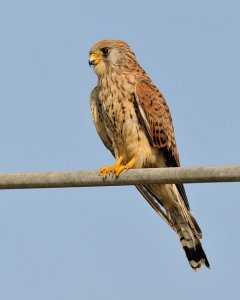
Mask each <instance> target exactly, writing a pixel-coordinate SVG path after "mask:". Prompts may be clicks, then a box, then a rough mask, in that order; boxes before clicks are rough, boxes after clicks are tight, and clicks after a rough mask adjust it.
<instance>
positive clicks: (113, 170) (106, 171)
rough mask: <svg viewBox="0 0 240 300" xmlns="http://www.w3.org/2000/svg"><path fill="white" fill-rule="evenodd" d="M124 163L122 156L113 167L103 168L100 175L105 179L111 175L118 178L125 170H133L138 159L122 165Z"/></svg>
mask: <svg viewBox="0 0 240 300" xmlns="http://www.w3.org/2000/svg"><path fill="white" fill-rule="evenodd" d="M122 162H123V157H122V156H120V157H119V158H118V159H117V161H116V163H115V164H114V165H113V166H108V167H103V168H101V169H100V174H101V175H102V176H103V177H104V178H106V177H108V176H110V175H111V174H112V175H114V176H115V177H118V176H119V175H120V174H121V173H122V171H123V170H129V169H132V168H133V166H134V164H135V162H136V159H135V158H133V159H131V160H130V161H129V162H128V163H127V164H126V165H122Z"/></svg>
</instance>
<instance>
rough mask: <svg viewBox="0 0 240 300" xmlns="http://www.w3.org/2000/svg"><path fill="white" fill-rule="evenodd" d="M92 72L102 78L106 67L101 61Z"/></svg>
mask: <svg viewBox="0 0 240 300" xmlns="http://www.w3.org/2000/svg"><path fill="white" fill-rule="evenodd" d="M94 70H95V72H96V74H97V75H98V76H103V75H104V73H105V72H106V65H105V63H104V62H103V61H100V62H99V63H98V64H97V65H95V66H94Z"/></svg>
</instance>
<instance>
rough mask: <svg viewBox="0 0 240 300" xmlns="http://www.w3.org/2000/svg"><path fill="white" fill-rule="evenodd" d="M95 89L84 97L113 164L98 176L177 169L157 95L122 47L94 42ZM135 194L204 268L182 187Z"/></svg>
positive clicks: (195, 265)
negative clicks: (88, 99)
mask: <svg viewBox="0 0 240 300" xmlns="http://www.w3.org/2000/svg"><path fill="white" fill-rule="evenodd" d="M89 64H90V65H93V66H94V70H95V72H96V74H97V76H98V84H97V86H96V87H95V88H94V89H93V91H92V93H91V97H90V105H91V111H92V117H93V121H94V124H95V126H96V129H97V132H98V134H99V136H100V138H101V139H102V141H103V143H104V144H105V146H106V147H107V148H108V149H109V150H110V151H111V153H112V154H113V155H114V156H115V158H116V160H117V161H116V164H115V165H113V166H111V167H105V168H102V169H101V170H100V172H101V174H102V175H103V176H108V175H109V174H110V173H112V174H114V175H115V176H119V174H120V173H121V172H122V171H123V170H124V169H129V168H148V167H154V168H159V167H179V166H180V162H179V155H178V151H177V146H176V141H175V136H174V129H173V123H172V118H171V114H170V111H169V108H168V105H167V103H166V101H165V99H164V97H163V95H162V94H161V92H160V91H159V90H158V89H157V88H156V87H155V86H154V85H153V83H152V82H151V79H150V78H149V77H148V75H147V74H146V73H145V71H144V70H143V69H142V67H141V66H140V65H139V64H138V62H137V59H136V57H135V54H134V52H133V51H132V50H131V48H130V47H129V45H128V44H126V43H125V42H122V41H108V40H105V41H100V42H98V43H96V44H95V45H94V46H93V47H92V48H91V50H90V59H89ZM137 189H138V190H139V191H140V193H141V194H142V195H143V196H144V197H145V199H146V200H147V201H148V202H149V204H150V205H151V206H152V207H153V208H154V209H155V210H156V211H157V213H158V214H159V215H160V216H161V217H162V218H163V219H164V220H165V221H166V222H167V223H168V224H169V225H170V226H171V227H172V228H173V230H174V231H176V233H177V234H178V236H179V238H180V241H181V244H182V246H183V248H184V250H185V253H186V255H187V258H188V260H189V263H190V265H191V267H192V268H193V269H194V270H197V269H199V268H200V267H201V265H202V264H205V265H206V266H207V267H209V263H208V260H207V257H206V255H205V253H204V251H203V249H202V246H201V243H200V238H201V237H202V234H201V230H200V228H199V226H198V224H197V222H196V220H195V218H194V217H193V216H192V214H191V212H190V207H189V203H188V199H187V196H186V193H185V190H184V186H183V185H182V184H177V185H175V184H165V185H161V184H150V185H145V186H137Z"/></svg>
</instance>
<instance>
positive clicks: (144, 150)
mask: <svg viewBox="0 0 240 300" xmlns="http://www.w3.org/2000/svg"><path fill="white" fill-rule="evenodd" d="M104 119H105V126H106V131H107V134H108V136H109V138H110V139H111V141H112V144H113V148H114V152H115V157H120V156H122V157H123V158H124V162H125V163H127V162H129V161H130V160H131V159H132V158H135V159H136V163H135V165H134V168H143V167H156V166H159V167H160V166H164V160H163V159H161V158H160V160H159V149H156V148H153V147H152V146H151V145H150V143H149V140H148V137H147V135H146V132H145V130H144V129H143V128H142V126H141V124H140V122H139V120H138V119H137V116H136V114H135V111H134V109H133V108H131V107H129V108H127V107H126V108H125V109H124V110H122V109H119V110H118V109H116V110H115V111H112V112H111V111H110V112H109V111H108V112H105V118H104Z"/></svg>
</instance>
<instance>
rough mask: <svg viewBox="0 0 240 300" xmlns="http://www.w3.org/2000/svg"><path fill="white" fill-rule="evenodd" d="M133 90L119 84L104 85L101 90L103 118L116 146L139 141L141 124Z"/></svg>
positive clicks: (100, 99)
mask: <svg viewBox="0 0 240 300" xmlns="http://www.w3.org/2000/svg"><path fill="white" fill-rule="evenodd" d="M133 92H134V91H133V88H132V87H131V86H126V85H121V84H120V83H118V84H106V85H102V86H101V88H100V90H99V101H100V103H101V109H102V116H103V121H104V124H105V128H106V131H107V134H108V136H109V137H110V139H111V140H112V142H114V144H116V145H118V146H119V147H120V146H121V145H123V146H127V145H128V144H130V143H132V140H134V139H138V132H139V130H140V128H139V122H138V119H137V116H136V112H135V108H134V96H133Z"/></svg>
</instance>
